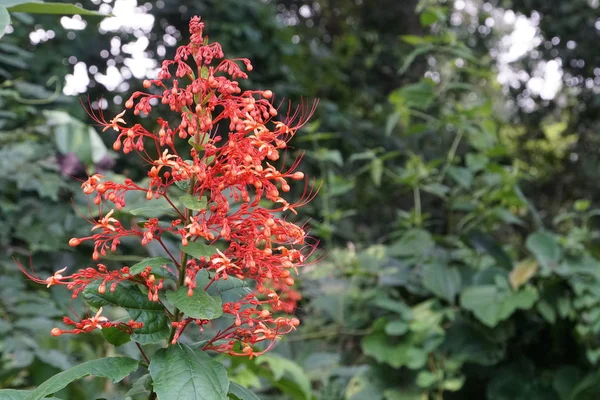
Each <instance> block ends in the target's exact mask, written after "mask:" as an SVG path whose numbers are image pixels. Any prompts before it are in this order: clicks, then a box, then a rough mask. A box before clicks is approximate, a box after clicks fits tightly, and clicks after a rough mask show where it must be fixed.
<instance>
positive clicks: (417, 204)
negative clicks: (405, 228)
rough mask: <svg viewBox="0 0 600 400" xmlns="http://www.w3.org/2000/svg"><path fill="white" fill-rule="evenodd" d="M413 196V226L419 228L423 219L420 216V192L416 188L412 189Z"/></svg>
mask: <svg viewBox="0 0 600 400" xmlns="http://www.w3.org/2000/svg"><path fill="white" fill-rule="evenodd" d="M413 196H414V198H415V216H416V220H415V225H417V226H421V222H422V219H423V218H422V215H421V192H420V190H419V187H418V186H415V187H414V188H413Z"/></svg>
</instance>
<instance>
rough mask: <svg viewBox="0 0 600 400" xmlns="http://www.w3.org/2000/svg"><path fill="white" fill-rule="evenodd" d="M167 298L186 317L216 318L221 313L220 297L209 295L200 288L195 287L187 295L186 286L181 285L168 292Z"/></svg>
mask: <svg viewBox="0 0 600 400" xmlns="http://www.w3.org/2000/svg"><path fill="white" fill-rule="evenodd" d="M167 300H169V302H170V303H171V304H173V305H174V306H175V307H177V308H178V309H179V310H181V311H182V312H183V313H184V314H185V315H186V317H191V318H198V319H216V318H219V317H220V316H221V315H223V303H222V302H221V298H220V297H217V296H211V295H209V294H208V293H206V292H205V291H204V290H202V289H201V288H196V289H195V290H194V292H193V294H192V295H191V296H188V288H187V287H181V288H179V289H178V290H177V291H176V292H168V293H167Z"/></svg>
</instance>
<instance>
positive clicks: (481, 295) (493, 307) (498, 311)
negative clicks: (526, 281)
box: [460, 285, 538, 327]
mask: <svg viewBox="0 0 600 400" xmlns="http://www.w3.org/2000/svg"><path fill="white" fill-rule="evenodd" d="M537 299H538V293H537V290H536V289H535V288H533V287H531V286H528V287H526V288H524V289H522V290H520V291H518V292H512V291H510V290H503V289H500V288H498V287H496V286H495V285H481V286H472V287H468V288H466V289H465V290H464V291H463V292H462V294H461V296H460V303H461V306H462V307H463V308H466V309H467V310H471V311H473V313H474V314H475V316H476V317H477V318H478V319H479V320H480V321H481V322H483V323H484V324H485V325H487V326H489V327H494V326H496V325H497V324H498V323H499V322H500V321H503V320H505V319H507V318H508V317H510V316H511V315H512V314H513V313H514V312H515V311H516V310H517V309H522V310H527V309H529V308H531V307H533V305H534V304H535V302H536V300H537Z"/></svg>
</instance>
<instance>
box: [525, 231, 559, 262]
mask: <svg viewBox="0 0 600 400" xmlns="http://www.w3.org/2000/svg"><path fill="white" fill-rule="evenodd" d="M525 244H526V246H527V249H528V250H529V251H531V252H532V253H533V255H534V256H535V258H536V259H537V260H538V262H539V263H540V267H541V268H542V269H543V270H546V271H549V270H555V269H556V268H558V264H559V262H560V258H561V256H562V249H561V248H560V246H559V245H558V243H557V241H556V239H555V238H554V236H552V235H551V234H550V233H548V232H535V233H532V234H531V235H529V237H528V238H527V241H526V242H525Z"/></svg>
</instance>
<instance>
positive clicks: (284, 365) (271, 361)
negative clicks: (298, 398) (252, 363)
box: [256, 354, 312, 399]
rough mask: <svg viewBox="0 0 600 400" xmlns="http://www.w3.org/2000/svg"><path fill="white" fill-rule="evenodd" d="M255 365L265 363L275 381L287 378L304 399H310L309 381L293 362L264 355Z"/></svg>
mask: <svg viewBox="0 0 600 400" xmlns="http://www.w3.org/2000/svg"><path fill="white" fill-rule="evenodd" d="M256 363H257V364H258V365H262V364H265V363H266V364H267V365H268V366H269V368H270V369H271V372H272V373H273V379H274V380H275V381H281V380H284V377H285V376H287V377H289V379H290V380H291V381H292V382H293V383H295V384H296V385H297V386H298V388H299V389H300V391H301V392H302V393H303V394H304V398H305V399H311V398H312V389H311V385H310V380H309V379H308V376H307V375H306V374H305V373H304V370H303V369H302V367H301V366H299V365H298V364H296V363H295V362H293V361H291V360H288V359H286V358H283V357H281V356H278V355H276V354H266V355H263V356H261V357H260V358H258V359H257V361H256Z"/></svg>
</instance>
